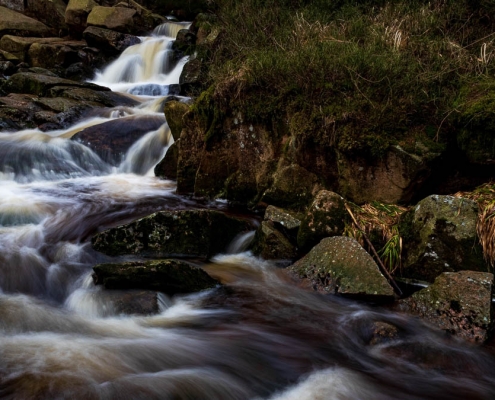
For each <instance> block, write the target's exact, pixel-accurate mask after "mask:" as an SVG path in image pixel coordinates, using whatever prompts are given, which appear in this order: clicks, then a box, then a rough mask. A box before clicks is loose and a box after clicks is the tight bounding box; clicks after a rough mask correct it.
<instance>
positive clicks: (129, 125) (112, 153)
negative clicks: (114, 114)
mask: <svg viewBox="0 0 495 400" xmlns="http://www.w3.org/2000/svg"><path fill="white" fill-rule="evenodd" d="M164 123H165V118H164V117H161V116H157V115H153V116H149V115H132V116H129V117H124V118H117V119H114V120H111V121H108V122H104V123H102V124H98V125H95V126H90V127H88V128H85V129H83V130H82V131H80V132H78V133H76V134H75V135H74V136H72V140H77V141H78V142H80V143H83V144H84V145H85V146H87V147H89V148H90V149H91V150H93V151H94V152H95V153H96V154H98V155H99V156H100V158H101V159H102V160H104V161H106V162H108V163H110V164H112V165H118V164H120V163H121V162H122V159H123V157H124V155H125V154H126V153H127V151H128V150H129V148H130V147H131V146H132V145H133V144H134V143H135V142H136V141H137V140H139V139H140V138H142V137H143V136H144V135H145V134H146V133H148V132H151V131H155V130H157V129H159V128H160V127H161V126H162V125H163V124H164Z"/></svg>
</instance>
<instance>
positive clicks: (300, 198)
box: [262, 164, 318, 207]
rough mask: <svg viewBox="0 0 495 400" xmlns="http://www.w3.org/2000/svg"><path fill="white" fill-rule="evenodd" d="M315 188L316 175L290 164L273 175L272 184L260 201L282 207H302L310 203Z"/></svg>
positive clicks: (316, 183)
mask: <svg viewBox="0 0 495 400" xmlns="http://www.w3.org/2000/svg"><path fill="white" fill-rule="evenodd" d="M317 186H318V178H317V177H316V175H314V174H312V173H311V172H308V171H307V170H306V169H304V168H302V167H301V166H299V165H297V164H292V165H289V166H287V167H283V168H280V169H279V170H278V171H277V172H276V173H275V174H274V175H273V184H272V185H271V187H270V188H269V189H268V190H266V191H265V193H264V194H263V197H262V201H264V202H266V203H269V204H276V205H279V206H282V207H284V206H290V207H303V206H305V205H306V204H308V203H309V201H311V199H312V197H313V195H314V190H315V187H317Z"/></svg>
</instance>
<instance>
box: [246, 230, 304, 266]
mask: <svg viewBox="0 0 495 400" xmlns="http://www.w3.org/2000/svg"><path fill="white" fill-rule="evenodd" d="M252 251H253V253H254V254H256V255H259V256H261V257H263V258H264V259H265V260H291V259H294V258H295V257H296V254H297V253H296V248H295V247H294V245H292V244H291V242H290V241H289V240H288V239H287V238H286V237H285V236H284V234H283V233H282V232H280V231H279V230H277V229H276V228H275V227H274V224H273V223H271V222H269V221H262V222H261V225H260V226H259V228H258V229H257V230H256V234H255V236H254V241H253V248H252Z"/></svg>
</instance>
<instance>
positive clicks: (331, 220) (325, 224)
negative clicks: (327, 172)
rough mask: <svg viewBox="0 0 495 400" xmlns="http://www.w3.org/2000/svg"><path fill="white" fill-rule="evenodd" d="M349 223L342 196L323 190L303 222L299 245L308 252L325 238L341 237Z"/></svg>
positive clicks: (300, 229) (298, 236) (299, 233)
mask: <svg viewBox="0 0 495 400" xmlns="http://www.w3.org/2000/svg"><path fill="white" fill-rule="evenodd" d="M349 221H350V217H349V214H348V213H347V211H346V209H345V201H344V199H343V198H342V196H340V195H338V194H337V193H334V192H329V191H327V190H322V191H320V192H318V194H317V195H316V197H315V198H314V200H313V202H312V203H311V205H310V207H309V209H308V211H307V212H306V213H305V215H304V217H303V219H302V221H301V226H300V228H299V232H298V234H297V245H298V247H299V248H300V249H301V250H303V251H307V250H309V249H310V248H311V247H313V246H314V245H316V244H317V243H319V242H320V240H321V239H323V238H325V237H329V236H340V235H342V233H343V232H344V227H345V224H346V222H349Z"/></svg>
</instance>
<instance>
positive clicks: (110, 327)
mask: <svg viewBox="0 0 495 400" xmlns="http://www.w3.org/2000/svg"><path fill="white" fill-rule="evenodd" d="M183 27H184V25H183V24H182V25H181V24H172V23H168V24H166V25H164V26H162V27H159V28H158V29H157V30H156V31H155V34H154V35H153V36H150V37H147V38H143V42H142V43H141V44H138V45H135V46H132V47H131V48H129V49H127V50H126V51H125V52H124V53H123V54H122V55H121V56H120V58H119V59H117V60H116V61H114V62H113V63H112V64H111V65H109V66H108V67H107V68H106V69H105V70H104V71H101V72H98V73H97V74H96V76H95V78H94V80H93V82H94V83H97V84H99V85H102V86H107V87H110V88H111V89H112V90H114V91H118V92H122V93H127V94H129V95H130V96H133V97H134V98H138V99H139V101H140V104H139V105H138V106H136V107H134V108H129V107H120V108H116V109H114V110H102V111H101V112H100V113H99V114H97V115H93V116H92V117H91V118H88V119H86V120H83V121H80V122H79V123H78V124H77V125H75V126H72V127H70V128H69V129H66V130H59V131H51V132H41V131H39V130H26V131H20V132H2V133H0V155H1V157H0V160H1V161H0V193H1V196H0V398H2V399H23V400H24V399H174V400H175V399H212V400H220V399H271V400H275V399H276V400H293V399H294V400H296V399H297V400H305V399H307V400H310V399H311V400H314V399H339V400H344V399H368V400H369V399H377V400H386V399H436V400H438V399H463V400H464V399H493V398H495V358H494V356H493V354H492V351H491V350H490V349H489V348H483V347H474V346H470V345H468V344H466V343H464V342H461V341H458V340H456V339H454V338H451V337H447V336H446V335H445V334H444V333H442V332H439V331H437V330H434V329H431V328H429V327H427V326H425V325H424V324H422V323H421V322H420V321H419V320H417V319H414V318H411V317H407V316H405V315H401V314H396V313H392V312H390V311H387V310H384V309H381V308H378V307H372V306H369V305H365V304H362V303H356V302H353V301H350V300H346V299H342V298H338V297H335V296H323V295H320V294H316V293H309V292H306V291H304V290H302V289H299V288H297V287H296V286H294V285H293V284H292V283H291V282H289V281H288V280H287V278H286V277H285V275H283V274H282V271H281V270H279V269H278V268H276V267H275V266H274V265H272V264H271V263H269V262H267V261H264V260H262V259H259V258H257V257H254V256H253V255H252V254H251V253H249V252H243V251H242V246H240V245H236V243H233V245H232V247H231V251H226V252H225V254H219V255H217V256H215V257H214V258H213V259H212V260H211V262H210V263H209V264H208V265H206V266H205V268H206V270H207V271H208V272H209V273H210V274H211V275H213V276H215V277H218V278H220V279H221V280H222V281H223V282H226V283H227V285H225V286H222V287H217V288H215V289H211V290H208V291H203V292H200V293H196V294H193V295H187V296H186V295H182V296H174V297H172V298H170V297H167V296H166V295H160V304H159V307H160V313H158V314H157V315H152V316H126V315H120V314H119V313H118V312H117V311H116V308H115V307H114V304H113V303H112V302H113V299H114V295H113V294H112V293H110V292H109V291H105V290H104V289H102V288H101V287H96V286H94V284H93V281H92V278H91V273H92V267H93V265H95V264H96V263H99V262H106V261H110V260H111V259H110V258H109V257H107V256H104V255H102V254H99V253H97V252H95V251H94V250H92V248H91V245H90V239H91V235H93V234H94V233H96V232H98V231H101V230H103V229H105V228H108V227H112V226H116V225H119V224H122V223H126V222H129V221H132V220H133V219H136V218H138V217H141V216H144V215H147V214H150V213H152V212H155V211H158V210H172V209H187V208H193V207H198V206H201V207H206V206H208V207H214V208H218V209H226V208H227V207H228V206H227V205H226V203H225V202H222V201H218V202H211V203H209V204H204V203H203V204H198V203H196V202H195V201H194V200H191V199H188V198H183V197H180V196H178V195H177V194H175V182H173V181H167V180H160V179H158V178H155V177H154V174H153V167H154V165H155V164H156V163H157V162H158V161H160V159H161V158H162V157H163V156H164V154H165V152H166V150H167V148H168V146H169V145H170V144H171V143H172V142H173V139H172V137H171V135H170V132H169V130H168V126H167V125H166V123H165V124H163V125H162V126H161V127H160V128H159V129H155V130H151V131H150V132H148V133H146V134H145V135H144V136H142V138H141V139H139V140H138V141H137V142H136V143H135V144H134V145H133V146H131V147H130V148H129V150H128V151H127V153H126V154H125V155H124V156H123V157H122V159H121V160H119V161H118V162H117V163H113V164H112V163H109V162H108V161H105V160H103V159H102V158H101V157H100V156H98V155H97V154H96V153H95V152H93V151H92V150H91V149H90V148H89V147H87V146H86V145H85V144H84V143H82V142H78V141H75V140H71V139H70V138H71V137H72V136H73V135H74V134H75V133H77V132H79V131H81V130H82V129H84V128H87V127H90V126H94V125H97V124H101V123H104V122H108V121H110V120H113V119H117V118H126V117H130V116H145V117H146V116H149V117H158V116H159V117H163V100H164V97H165V96H167V95H168V93H169V89H170V88H171V86H170V85H174V84H177V83H178V81H179V76H180V73H181V70H182V67H183V65H184V64H185V62H186V61H187V58H183V59H181V60H174V59H173V57H172V56H171V54H172V51H171V43H172V41H173V38H174V37H175V35H176V33H177V31H178V30H179V29H181V28H183ZM183 100H184V101H187V99H183ZM232 239H233V240H234V238H232ZM232 249H233V250H232ZM380 324H382V325H385V326H389V327H395V329H396V331H397V332H398V333H397V335H395V336H394V338H392V339H389V340H386V338H385V339H384V338H380V337H377V336H376V335H375V334H374V332H375V330H376V327H377V326H379V325H380Z"/></svg>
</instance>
